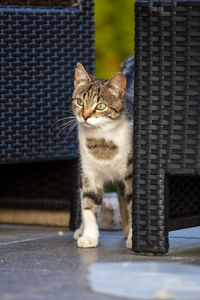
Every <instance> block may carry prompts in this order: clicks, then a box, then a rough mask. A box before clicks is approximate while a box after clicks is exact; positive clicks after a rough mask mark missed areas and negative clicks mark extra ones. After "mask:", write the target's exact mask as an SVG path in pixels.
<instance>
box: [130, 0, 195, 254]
mask: <svg viewBox="0 0 200 300" xmlns="http://www.w3.org/2000/svg"><path fill="white" fill-rule="evenodd" d="M135 11H136V37H135V105H134V200H135V202H134V208H133V214H134V216H133V223H134V224H133V230H134V232H133V236H134V237H133V244H134V250H135V251H138V252H154V253H165V252H166V251H167V249H168V229H167V228H168V211H167V195H168V191H167V190H166V187H167V186H168V185H167V184H166V174H179V175H180V174H182V175H195V174H196V175H198V174H200V122H199V115H200V105H199V94H200V56H199V51H200V2H199V1H165V2H164V1H137V2H136V6H135ZM191 205H193V204H191ZM194 205H195V204H194Z"/></svg>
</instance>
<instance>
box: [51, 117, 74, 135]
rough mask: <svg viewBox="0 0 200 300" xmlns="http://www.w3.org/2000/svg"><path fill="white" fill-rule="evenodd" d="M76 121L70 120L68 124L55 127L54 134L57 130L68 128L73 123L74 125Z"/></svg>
mask: <svg viewBox="0 0 200 300" xmlns="http://www.w3.org/2000/svg"><path fill="white" fill-rule="evenodd" d="M75 122H76V121H75V120H71V121H69V122H67V123H63V124H61V125H60V126H57V127H56V128H55V129H54V131H55V132H56V131H58V130H60V129H62V128H67V127H69V126H71V125H72V124H73V123H75Z"/></svg>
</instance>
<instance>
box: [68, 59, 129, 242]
mask: <svg viewBox="0 0 200 300" xmlns="http://www.w3.org/2000/svg"><path fill="white" fill-rule="evenodd" d="M125 89H126V79H125V76H124V75H123V74H122V73H120V72H118V73H115V74H114V75H113V76H112V77H111V79H110V80H104V79H98V78H95V77H94V76H92V75H90V74H89V73H88V72H87V71H86V70H85V68H84V67H83V66H82V65H81V64H80V63H78V64H77V67H76V69H75V81H74V91H73V95H72V112H73V114H74V115H75V116H76V119H77V122H78V139H79V151H80V165H81V166H80V167H81V168H80V170H81V171H80V172H81V174H80V175H81V190H80V194H81V212H82V223H81V226H80V228H79V229H77V230H76V231H75V233H74V239H75V240H77V246H78V247H83V248H89V247H97V246H98V243H99V230H98V217H99V214H100V211H101V206H102V200H103V190H104V185H105V184H106V183H107V182H109V181H116V182H117V185H118V195H119V196H118V198H119V206H120V212H121V216H122V225H123V230H124V234H125V237H126V238H127V240H126V247H127V248H132V201H133V199H132V178H133V176H132V172H133V146H132V132H133V128H132V125H133V120H132V116H131V113H129V111H128V109H127V108H126V103H125V102H126V101H125Z"/></svg>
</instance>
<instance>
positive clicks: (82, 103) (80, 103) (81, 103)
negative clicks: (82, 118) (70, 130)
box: [77, 98, 84, 106]
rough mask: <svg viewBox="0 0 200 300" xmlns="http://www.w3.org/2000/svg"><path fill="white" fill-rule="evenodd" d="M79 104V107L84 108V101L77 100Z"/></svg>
mask: <svg viewBox="0 0 200 300" xmlns="http://www.w3.org/2000/svg"><path fill="white" fill-rule="evenodd" d="M77 103H78V105H80V106H84V101H83V100H82V99H81V98H78V99H77Z"/></svg>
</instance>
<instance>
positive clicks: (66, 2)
mask: <svg viewBox="0 0 200 300" xmlns="http://www.w3.org/2000/svg"><path fill="white" fill-rule="evenodd" d="M1 4H2V5H15V6H16V5H23V6H60V7H70V6H71V7H79V6H80V0H76V1H75V0H39V1H38V0H0V5H1Z"/></svg>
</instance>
